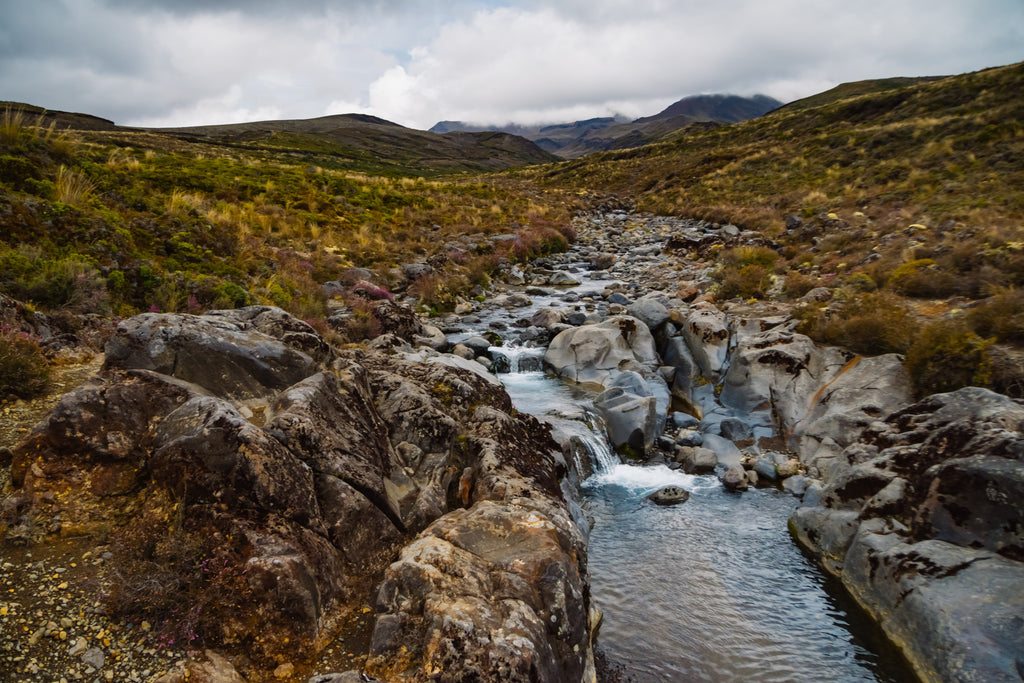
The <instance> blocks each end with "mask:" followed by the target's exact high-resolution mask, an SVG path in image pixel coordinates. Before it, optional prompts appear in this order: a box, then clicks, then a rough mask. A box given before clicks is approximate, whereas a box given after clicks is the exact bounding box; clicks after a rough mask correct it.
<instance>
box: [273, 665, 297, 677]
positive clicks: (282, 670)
mask: <svg viewBox="0 0 1024 683" xmlns="http://www.w3.org/2000/svg"><path fill="white" fill-rule="evenodd" d="M294 673H295V665H294V664H292V663H291V662H285V663H284V664H280V665H278V667H277V668H276V669H274V678H281V679H284V678H291V677H292V674H294Z"/></svg>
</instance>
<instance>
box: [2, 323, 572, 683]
mask: <svg viewBox="0 0 1024 683" xmlns="http://www.w3.org/2000/svg"><path fill="white" fill-rule="evenodd" d="M263 313H266V311H262V312H254V311H245V312H241V313H235V314H230V315H227V314H225V315H214V316H209V317H203V316H153V315H145V316H139V317H138V318H137V319H133V320H128V321H125V322H124V323H122V329H121V332H120V333H119V338H118V341H117V343H116V344H115V345H114V353H113V354H112V360H111V362H109V363H108V364H107V365H106V366H105V367H104V369H103V370H102V372H101V376H100V377H97V378H95V379H93V380H91V381H89V382H88V383H86V384H85V385H84V386H82V387H81V388H79V389H77V390H75V391H74V392H71V393H70V394H68V395H67V396H65V397H63V398H62V399H61V401H60V402H59V404H58V407H57V409H56V410H55V411H54V412H53V413H52V414H51V415H50V416H49V417H48V418H47V419H46V420H45V421H44V422H42V423H41V424H40V425H39V426H37V427H36V428H35V429H34V430H33V431H32V432H31V434H30V435H29V436H28V437H27V438H26V439H25V440H24V441H23V442H22V443H20V444H18V445H17V446H16V447H15V448H14V449H13V452H12V454H11V460H12V462H11V469H12V479H11V484H12V491H11V493H10V494H9V495H7V496H6V497H5V499H4V500H2V501H0V535H3V536H4V537H5V538H4V539H0V540H6V541H8V542H14V541H20V542H25V543H34V542H38V541H39V540H40V539H41V537H42V534H45V533H47V532H46V530H47V529H50V530H53V529H60V528H62V527H61V525H64V526H65V527H66V528H68V529H73V530H74V533H84V534H99V533H102V534H104V535H105V536H109V537H111V538H112V539H113V540H114V541H117V539H119V538H128V536H126V534H135V535H133V536H131V538H136V536H137V535H138V534H147V536H145V539H146V544H151V543H152V544H157V545H158V547H161V548H163V547H168V548H176V547H182V548H185V549H187V550H188V552H189V553H191V555H190V556H189V561H190V562H191V561H195V562H210V563H215V565H216V567H218V572H219V573H218V575H217V576H218V578H217V580H216V581H215V582H212V583H211V582H209V581H204V582H202V583H201V584H195V583H192V584H188V585H186V586H185V587H183V588H181V589H180V591H181V592H183V593H184V594H186V595H189V596H190V597H191V596H199V597H200V598H201V599H202V600H203V602H202V604H203V605H204V608H203V609H204V618H203V620H202V621H201V622H199V623H198V626H197V629H198V630H199V631H200V632H199V633H198V635H199V637H201V638H203V639H204V640H205V641H206V642H208V643H211V644H215V645H218V646H223V647H229V648H238V649H240V650H241V651H244V652H245V653H246V655H247V656H251V657H252V658H253V661H254V662H257V663H266V662H274V664H279V663H280V662H281V661H286V660H287V659H288V657H289V653H290V654H292V655H293V654H294V652H295V651H296V650H295V648H297V647H298V648H301V649H303V650H304V651H307V652H310V653H315V651H316V648H318V647H321V646H323V645H325V644H326V643H328V642H329V639H328V638H325V635H326V634H328V633H330V632H333V629H334V628H335V627H336V624H337V623H338V622H339V621H340V620H341V619H343V618H346V616H347V615H348V612H349V610H350V609H351V605H353V604H358V603H359V602H361V601H362V599H364V598H362V597H361V596H364V595H365V594H366V592H367V591H368V590H369V589H370V588H371V583H372V582H374V581H376V579H377V577H379V576H380V575H381V572H383V571H384V568H385V567H386V566H387V565H388V564H389V563H390V562H392V561H393V560H394V559H395V558H396V556H397V552H398V547H399V546H400V544H401V543H402V542H403V540H405V539H407V538H408V534H414V533H416V532H418V531H421V530H423V529H425V528H427V527H428V526H430V525H431V524H432V523H435V522H438V521H439V520H440V521H442V522H443V521H444V520H447V518H448V516H449V515H451V514H455V517H454V518H453V519H452V520H449V521H448V522H445V523H444V524H440V525H439V526H437V527H435V532H432V533H433V534H434V535H433V536H432V537H435V538H438V539H439V540H440V539H442V538H443V541H444V542H445V543H449V544H451V545H453V547H455V546H458V545H459V544H461V546H460V547H462V548H463V549H464V550H462V551H460V552H464V553H466V554H468V555H470V556H471V564H472V563H475V562H480V563H482V564H481V565H480V566H481V567H485V569H486V571H485V573H486V574H487V576H488V580H489V581H492V583H491V584H490V585H489V587H488V590H485V591H482V592H478V593H473V592H472V591H468V592H466V591H461V590H460V591H456V593H453V594H452V595H454V596H456V597H455V598H454V599H455V602H454V603H452V604H447V603H444V601H443V600H442V599H441V598H439V597H438V596H436V595H433V594H432V593H431V592H430V590H428V589H429V586H428V585H427V584H425V583H422V582H414V583H411V584H408V586H407V588H404V589H403V592H402V593H401V599H400V600H398V602H388V601H387V600H385V601H384V602H382V603H381V604H388V605H389V607H388V610H387V611H386V613H384V612H382V616H381V621H380V623H379V624H378V628H377V629H376V631H375V638H374V642H375V643H376V644H378V645H380V644H382V643H383V644H384V645H383V646H382V647H384V648H385V650H387V648H388V647H390V646H388V645H387V643H388V642H390V641H388V640H387V638H386V634H387V633H388V632H389V629H390V628H391V625H392V624H394V623H395V622H393V621H389V617H390V616H393V615H394V616H396V617H397V618H398V620H399V621H400V622H402V623H403V624H405V625H406V626H403V628H406V627H408V628H409V629H412V630H408V631H404V632H403V633H404V634H405V635H403V636H402V638H401V639H400V640H399V641H398V642H399V644H400V646H401V645H405V646H407V647H408V645H409V644H412V643H430V642H437V641H435V640H431V639H432V638H434V636H435V635H436V632H435V631H416V629H417V628H419V627H418V626H417V624H419V625H422V624H425V623H426V622H424V621H423V620H422V619H420V620H419V621H416V623H415V624H412V623H410V622H408V621H402V620H403V619H404V618H405V617H402V616H401V615H402V614H406V615H408V614H411V613H410V612H405V611H403V610H404V609H405V606H406V601H407V600H411V601H412V602H416V601H418V604H421V605H422V604H427V603H429V604H432V605H435V606H437V607H438V608H439V611H438V612H436V614H438V615H441V617H440V621H439V622H436V623H437V624H439V625H440V626H441V627H443V628H447V626H446V624H449V623H450V618H451V617H452V615H455V614H459V613H460V612H459V610H461V609H462V608H463V607H464V606H465V605H467V604H469V603H468V602H465V601H463V598H465V599H466V600H467V601H469V602H472V604H473V605H474V609H476V608H479V609H478V610H477V611H476V612H474V613H473V615H472V616H471V617H469V622H459V623H460V624H464V623H472V624H473V625H472V627H471V628H470V630H471V631H472V632H473V633H474V634H477V636H478V637H477V638H474V639H469V640H463V639H461V637H459V636H458V634H455V633H454V632H451V633H452V635H453V639H451V640H449V641H446V643H445V645H444V647H443V648H442V649H441V650H438V651H437V654H438V656H439V657H442V658H447V657H452V658H454V659H453V661H458V662H461V664H459V666H460V667H462V666H464V667H468V668H466V669H460V670H465V671H471V670H473V667H474V666H476V665H475V664H474V662H476V663H479V662H499V670H500V671H504V672H507V673H509V674H510V676H511V677H512V679H515V678H516V676H520V677H530V676H533V677H534V678H535V679H537V680H562V679H564V678H566V677H569V678H572V677H575V678H574V679H579V678H580V677H581V676H582V673H581V672H583V671H592V659H591V650H590V639H591V629H592V625H591V624H590V623H589V606H588V605H587V596H588V595H589V585H588V577H587V574H586V547H585V544H584V543H583V541H582V532H581V531H580V528H579V527H577V524H579V523H582V524H586V520H585V517H584V516H583V513H582V510H581V509H580V507H579V505H578V503H577V502H575V501H574V500H572V496H573V495H575V493H574V492H573V491H572V490H571V489H569V488H565V487H564V486H563V483H564V482H565V481H568V480H578V478H579V475H578V473H576V472H575V471H574V470H572V467H573V464H572V463H570V462H568V461H567V460H565V459H564V458H562V456H561V453H560V452H559V450H558V446H557V445H556V444H555V442H554V441H553V440H552V439H551V437H550V428H549V427H548V426H546V425H544V424H541V423H540V422H538V421H537V420H536V419H535V418H533V417H531V416H529V415H525V414H518V413H516V412H515V411H514V410H513V409H512V404H511V401H510V399H509V397H508V395H507V394H506V393H505V392H504V390H503V389H502V387H501V386H500V384H499V383H497V381H496V380H495V379H494V377H493V376H491V375H490V374H489V373H487V372H486V371H485V370H483V369H482V368H481V367H480V366H479V364H478V363H476V362H475V361H471V360H466V359H462V358H458V357H456V356H450V355H443V354H437V353H435V352H433V351H426V350H421V351H420V352H419V353H418V354H412V353H396V352H395V351H394V350H389V351H386V352H384V351H382V352H373V351H369V352H367V351H365V350H353V351H345V352H341V351H335V350H333V349H332V350H331V351H330V353H329V354H328V355H327V356H325V358H328V359H333V360H332V361H331V362H330V363H329V364H327V363H317V362H316V361H315V360H313V359H312V357H310V356H308V355H305V354H303V353H302V352H300V351H297V350H295V349H294V348H292V347H291V346H289V345H288V344H285V343H282V341H281V340H279V339H277V338H276V337H274V336H271V334H268V333H265V332H261V331H259V330H257V329H256V326H257V325H260V326H262V327H264V329H266V330H268V332H270V333H273V334H277V335H280V336H286V335H288V334H292V333H298V334H306V332H305V331H304V328H302V326H301V325H299V324H298V323H299V322H300V321H293V320H289V319H287V318H282V317H281V316H280V315H278V314H277V313H276V312H274V313H272V314H271V315H268V316H265V317H264V318H262V320H257V319H258V318H260V316H261V315H263ZM389 336H391V337H393V335H389ZM395 339H397V338H395ZM254 347H255V348H256V349H257V350H258V351H259V353H256V352H254V351H253V348H254ZM267 349H271V350H273V351H274V352H273V353H270V352H269V351H267ZM195 357H201V358H202V362H203V365H202V368H203V369H204V371H205V374H203V373H200V372H199V367H200V366H199V364H198V362H196V363H194V364H193V365H191V366H190V365H189V362H188V361H186V360H185V359H188V358H195ZM175 358H178V360H177V362H175V360H174V359H175ZM239 359H243V360H239ZM297 361H301V362H297ZM261 363H262V365H260V364H261ZM133 365H141V366H143V368H144V369H125V368H126V367H131V366H133ZM250 366H252V367H256V368H257V369H258V370H259V372H258V377H257V378H256V379H255V380H253V379H244V378H243V377H242V375H243V373H242V372H241V371H240V370H239V368H240V367H242V368H247V367H250ZM296 367H298V368H300V369H301V370H302V371H301V372H296V371H295V368H296ZM168 373H173V374H174V375H175V376H172V374H168ZM225 377H227V378H231V379H232V381H233V382H235V385H240V386H241V387H242V388H243V389H244V391H243V390H239V389H237V388H232V389H225V387H224V385H225V382H226V380H225V379H224V378H225ZM186 378H195V379H196V382H194V383H193V382H189V381H186ZM285 378H288V379H293V378H294V381H293V382H292V383H291V384H289V385H285V386H281V385H282V384H284V383H285V382H286V381H287V380H286V379H285ZM235 385H232V386H235ZM229 399H230V400H229ZM67 491H74V492H75V495H73V496H68V495H65V492H67ZM58 494H59V495H58ZM566 496H568V498H567V497H566ZM44 503H45V504H44ZM57 522H59V523H57ZM127 525H131V531H128V529H129V527H128V526H127ZM446 525H447V526H446ZM150 537H152V538H150ZM509 539H512V542H511V545H509V543H510V540H509ZM516 539H519V541H521V542H519V541H517V540H516ZM129 540H130V539H129ZM148 547H150V545H142V546H140V545H139V544H138V543H132V542H126V543H120V542H115V543H113V548H114V550H113V552H114V557H113V558H112V559H111V562H110V564H109V565H104V566H111V567H116V568H117V569H118V571H119V572H120V573H119V574H118V576H117V579H118V584H117V585H126V586H139V585H141V584H139V582H141V581H147V580H148V577H147V576H136V575H135V573H134V572H135V570H134V569H133V568H138V567H147V571H155V572H158V573H160V572H164V573H166V572H173V571H176V566H162V565H161V564H160V563H161V562H163V561H164V560H163V559H162V558H163V554H162V551H161V553H157V554H156V555H155V556H150V555H152V554H150V555H146V556H144V557H142V556H139V557H136V556H135V555H134V554H133V553H137V552H144V551H145V549H146V548H148ZM512 554H515V558H514V559H513V557H512ZM416 556H417V555H416V552H415V551H412V554H411V555H410V557H416ZM154 563H155V564H154ZM417 566H424V567H425V565H417ZM455 571H456V573H455V574H454V575H453V576H454V577H455V579H457V580H458V581H464V580H468V577H469V575H464V574H462V573H461V572H460V571H458V570H455ZM434 572H435V569H431V570H429V572H428V573H430V574H431V575H433V573H434ZM470 574H472V572H470ZM160 575H161V576H162V575H164V574H160ZM396 580H397V579H396ZM148 585H149V584H147V586H148ZM170 585H175V584H173V583H171V584H170ZM391 585H397V584H391ZM130 590H132V591H134V590H136V588H131V589H130ZM176 590H178V589H176ZM161 595H163V596H164V597H163V598H161V597H160V596H161ZM139 596H141V597H140V598H139V600H141V601H143V602H145V601H146V600H149V599H151V596H152V599H166V591H165V590H163V588H161V587H157V588H155V589H153V590H148V589H147V590H146V591H141V592H139ZM449 597H450V596H449ZM158 604H159V603H158ZM560 605H561V606H560ZM391 607H394V608H395V610H394V611H392V610H391ZM142 608H144V605H142V604H141V603H133V607H132V609H142ZM428 612H429V610H428ZM430 613H433V612H430ZM497 616H500V617H501V618H499V619H497V621H495V620H494V619H495V618H497ZM552 617H553V618H554V621H552ZM417 619H419V617H417ZM414 631H415V632H416V633H419V636H417V637H420V639H419V640H417V639H416V637H413V636H412V635H409V634H411V633H413V632H414ZM378 633H379V634H383V635H380V636H378V635H376V634H378ZM407 635H408V637H406V636H407ZM485 635H486V637H487V638H491V640H490V641H489V643H490V644H482V640H481V639H482V638H484V637H485ZM523 638H527V639H528V642H527V641H524V640H523ZM449 648H451V649H449ZM388 651H390V650H388ZM424 652H425V650H423V649H422V648H421V649H419V650H417V651H416V652H407V655H408V656H407V657H406V656H405V655H403V657H405V658H404V659H402V658H399V659H395V658H392V657H387V658H386V663H385V664H382V665H381V666H383V667H385V668H386V667H391V666H402V665H408V667H407V668H406V669H403V670H405V671H412V672H419V673H418V674H415V675H416V676H419V677H421V678H422V677H426V676H427V675H428V672H430V671H434V670H436V669H435V665H436V663H437V661H438V660H436V659H432V657H433V655H429V656H424ZM403 663H404V664H403ZM257 668H258V666H257ZM517 672H518V673H517ZM524 672H525V673H524ZM409 675H414V674H412V673H411V674H409ZM467 675H469V674H467ZM487 675H493V676H499V675H500V674H499V673H495V672H490V673H488V674H487ZM485 680H486V679H485ZM494 680H497V679H494ZM531 680H532V679H531Z"/></svg>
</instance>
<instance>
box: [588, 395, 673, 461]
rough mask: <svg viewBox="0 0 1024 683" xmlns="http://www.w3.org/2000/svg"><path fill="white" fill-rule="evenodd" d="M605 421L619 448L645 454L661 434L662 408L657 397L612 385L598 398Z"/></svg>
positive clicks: (599, 409)
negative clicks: (659, 410)
mask: <svg viewBox="0 0 1024 683" xmlns="http://www.w3.org/2000/svg"><path fill="white" fill-rule="evenodd" d="M594 407H595V408H597V411H598V413H600V415H601V417H602V419H603V420H604V423H605V428H606V430H607V432H608V438H609V440H610V441H611V443H612V446H613V447H614V448H616V449H617V450H620V451H621V450H623V449H628V450H629V451H630V452H631V453H632V454H633V455H642V454H643V453H645V452H646V451H647V449H649V448H650V447H651V446H652V445H653V444H654V440H655V439H656V438H657V436H658V433H659V431H658V409H657V402H656V401H655V399H654V397H653V396H638V395H637V394H634V393H632V392H630V391H628V390H627V389H624V388H622V387H612V388H611V389H608V390H606V391H604V392H602V393H601V394H599V395H598V396H597V398H595V399H594Z"/></svg>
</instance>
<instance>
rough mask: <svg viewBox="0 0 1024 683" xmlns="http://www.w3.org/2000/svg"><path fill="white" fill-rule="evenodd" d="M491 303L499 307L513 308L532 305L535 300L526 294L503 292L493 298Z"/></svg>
mask: <svg viewBox="0 0 1024 683" xmlns="http://www.w3.org/2000/svg"><path fill="white" fill-rule="evenodd" d="M491 303H492V304H494V305H495V306H498V307H499V308H505V309H512V308H525V307H526V306H529V305H531V304H532V303H533V302H532V301H530V298H529V297H528V296H526V295H525V294H519V293H518V292H516V293H514V294H502V295H501V296H496V297H494V298H493V299H491Z"/></svg>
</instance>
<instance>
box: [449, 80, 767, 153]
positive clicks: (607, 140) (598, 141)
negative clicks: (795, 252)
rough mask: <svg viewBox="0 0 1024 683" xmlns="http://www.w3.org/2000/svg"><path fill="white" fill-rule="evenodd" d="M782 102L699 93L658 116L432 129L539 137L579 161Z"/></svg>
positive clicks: (743, 117) (743, 118) (539, 142)
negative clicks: (585, 156) (583, 157)
mask: <svg viewBox="0 0 1024 683" xmlns="http://www.w3.org/2000/svg"><path fill="white" fill-rule="evenodd" d="M781 105H782V103H781V102H779V101H778V100H775V99H773V98H771V97H768V96H766V95H755V96H753V97H739V96H737V95H694V96H692V97H685V98H683V99H681V100H679V101H678V102H675V103H674V104H672V105H670V106H669V107H667V108H666V109H665V110H663V111H661V112H659V113H657V114H655V115H653V116H647V117H643V118H639V119H636V120H635V121H630V120H629V119H626V118H625V117H622V116H616V117H603V118H594V119H586V120H584V121H575V122H573V123H564V124H553V125H544V126H520V125H516V124H508V125H505V126H477V125H474V124H467V123H463V122H461V121H441V122H439V123H437V124H435V125H434V126H433V127H432V128H431V129H430V130H431V131H432V132H435V133H447V132H450V131H457V130H463V131H482V130H491V131H504V132H506V133H512V134H514V135H521V136H522V137H524V138H527V139H529V140H532V141H534V142H535V143H537V145H538V146H539V147H541V148H543V149H544V150H546V151H548V152H551V153H553V154H557V155H558V156H560V157H562V158H563V159H576V158H579V157H581V156H584V155H586V154H591V153H592V152H602V151H606V150H612V149H630V148H633V147H640V146H641V145H646V144H649V143H651V142H654V141H655V140H658V139H659V138H661V137H663V136H665V135H668V134H669V133H671V132H673V131H676V130H678V129H680V128H682V127H684V126H687V125H689V124H691V123H695V122H698V121H718V122H722V123H736V122H739V121H746V120H748V119H752V118H757V117H758V116H761V115H762V114H765V113H767V112H769V111H771V110H772V109H775V108H777V107H779V106H781Z"/></svg>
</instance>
